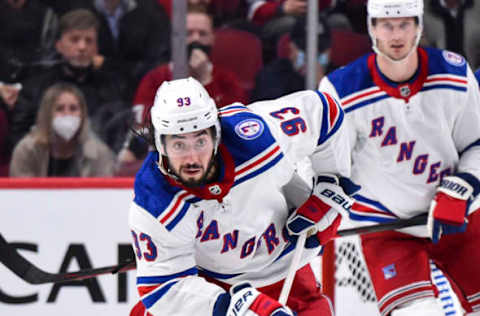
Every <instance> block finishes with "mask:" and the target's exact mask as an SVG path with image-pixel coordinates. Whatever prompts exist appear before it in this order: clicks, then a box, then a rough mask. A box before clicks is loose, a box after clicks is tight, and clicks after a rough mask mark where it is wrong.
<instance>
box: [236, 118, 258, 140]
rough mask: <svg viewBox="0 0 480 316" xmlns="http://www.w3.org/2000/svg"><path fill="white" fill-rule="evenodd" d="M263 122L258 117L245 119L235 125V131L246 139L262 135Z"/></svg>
mask: <svg viewBox="0 0 480 316" xmlns="http://www.w3.org/2000/svg"><path fill="white" fill-rule="evenodd" d="M263 129H264V125H263V122H262V121H260V120H259V119H246V120H243V121H241V122H240V123H237V125H235V132H236V133H237V135H238V136H240V137H241V138H243V139H246V140H252V139H255V138H257V137H259V136H260V135H262V133H263Z"/></svg>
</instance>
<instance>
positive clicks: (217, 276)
mask: <svg viewBox="0 0 480 316" xmlns="http://www.w3.org/2000/svg"><path fill="white" fill-rule="evenodd" d="M200 274H204V275H206V276H209V277H211V278H214V279H218V280H226V279H231V278H234V277H237V276H239V275H242V274H243V273H234V274H225V273H218V272H213V271H210V270H206V269H203V268H200Z"/></svg>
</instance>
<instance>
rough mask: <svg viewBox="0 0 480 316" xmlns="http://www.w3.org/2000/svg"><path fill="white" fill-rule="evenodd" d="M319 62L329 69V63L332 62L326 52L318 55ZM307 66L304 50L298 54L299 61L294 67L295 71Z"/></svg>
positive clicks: (297, 60) (296, 61)
mask: <svg viewBox="0 0 480 316" xmlns="http://www.w3.org/2000/svg"><path fill="white" fill-rule="evenodd" d="M317 62H318V63H319V64H320V66H322V67H327V66H328V63H329V62H330V58H329V56H328V53H327V52H326V51H325V52H323V53H321V54H320V55H318V58H317ZM304 65H305V52H304V51H303V50H299V51H298V54H297V59H296V60H295V64H294V65H293V67H294V68H295V70H297V71H298V70H300V69H301V68H302V67H303V66H304Z"/></svg>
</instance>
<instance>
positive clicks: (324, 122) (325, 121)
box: [316, 91, 329, 144]
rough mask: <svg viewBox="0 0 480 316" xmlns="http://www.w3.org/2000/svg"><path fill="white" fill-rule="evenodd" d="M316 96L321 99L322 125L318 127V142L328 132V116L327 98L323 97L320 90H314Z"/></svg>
mask: <svg viewBox="0 0 480 316" xmlns="http://www.w3.org/2000/svg"><path fill="white" fill-rule="evenodd" d="M316 92H317V95H318V97H319V98H320V100H321V101H322V106H323V109H322V112H323V113H322V126H321V128H320V137H319V138H318V144H320V143H321V142H322V139H323V138H324V137H325V135H326V134H327V133H328V116H329V109H328V100H327V99H326V98H325V96H324V95H323V94H322V93H320V91H316Z"/></svg>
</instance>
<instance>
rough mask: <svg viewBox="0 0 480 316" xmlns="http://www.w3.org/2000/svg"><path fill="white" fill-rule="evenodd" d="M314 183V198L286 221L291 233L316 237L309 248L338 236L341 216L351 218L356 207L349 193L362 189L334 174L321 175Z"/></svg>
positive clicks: (308, 245) (310, 241)
mask: <svg viewBox="0 0 480 316" xmlns="http://www.w3.org/2000/svg"><path fill="white" fill-rule="evenodd" d="M315 182H316V183H315V185H314V188H313V193H312V195H311V196H310V197H309V198H308V200H307V201H305V203H303V204H302V205H301V206H300V207H299V208H298V209H297V210H296V211H295V212H294V213H293V214H292V215H290V216H289V218H288V220H287V230H288V233H289V234H291V235H293V236H298V235H300V234H303V233H307V231H308V233H309V235H312V234H313V236H310V237H308V238H307V241H306V243H305V246H306V247H307V248H314V247H318V246H319V245H325V244H326V243H327V242H328V241H329V240H330V239H332V238H333V237H334V236H335V235H336V234H337V229H338V226H339V225H340V221H341V218H342V216H348V210H349V209H350V208H351V206H352V204H353V199H352V198H350V196H349V195H348V194H353V193H354V192H355V191H358V189H360V187H359V186H357V185H355V184H353V182H351V181H350V180H349V179H348V178H340V179H339V178H338V177H336V176H335V175H320V176H318V177H317V178H316V181H315ZM344 188H345V190H344ZM346 192H348V194H347V193H346ZM291 241H292V242H294V240H293V238H291Z"/></svg>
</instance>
